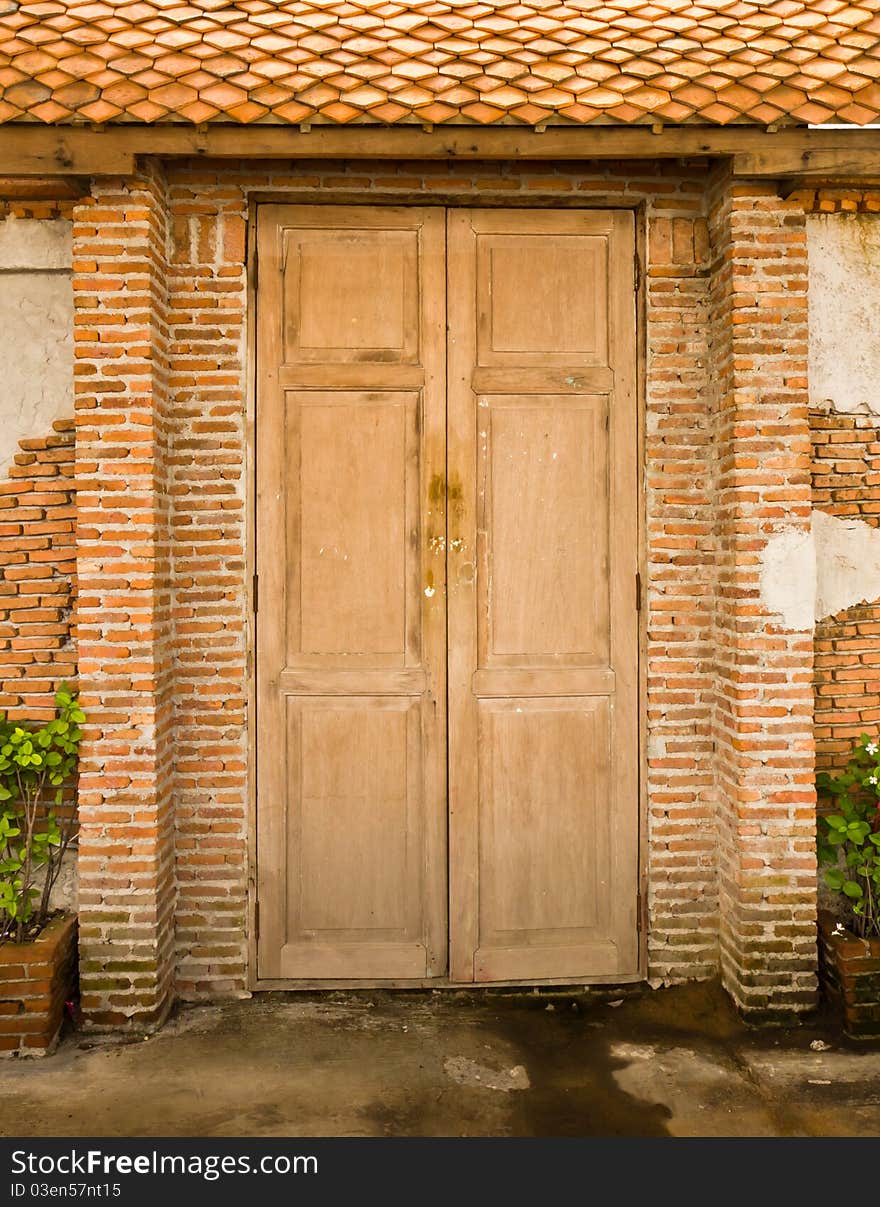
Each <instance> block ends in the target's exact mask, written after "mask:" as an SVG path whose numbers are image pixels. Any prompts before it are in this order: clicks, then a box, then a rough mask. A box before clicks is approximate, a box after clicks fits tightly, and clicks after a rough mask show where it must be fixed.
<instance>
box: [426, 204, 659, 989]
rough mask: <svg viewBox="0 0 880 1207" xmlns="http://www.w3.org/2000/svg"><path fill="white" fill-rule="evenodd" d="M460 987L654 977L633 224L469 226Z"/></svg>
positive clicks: (458, 312) (455, 576) (453, 549)
mask: <svg viewBox="0 0 880 1207" xmlns="http://www.w3.org/2000/svg"><path fill="white" fill-rule="evenodd" d="M448 232H449V236H448V242H449V267H448V273H449V284H448V297H449V306H450V318H449V326H450V341H449V445H448V459H449V467H450V468H449V481H450V507H449V526H450V540H449V548H450V562H449V707H450V714H449V732H450V852H451V862H450V918H451V922H450V926H451V957H450V959H451V974H452V977H453V979H455V980H456V981H486V982H490V981H509V980H544V979H557V980H558V979H574V980H579V979H581V978H583V979H589V978H590V977H595V976H614V975H621V976H630V975H632V974H635V973H637V971H638V962H639V949H638V937H637V925H636V898H637V892H638V833H639V803H638V714H637V648H638V647H637V635H638V626H637V615H636V592H635V576H636V571H637V569H638V512H637V499H638V482H637V477H636V448H637V439H636V398H635V306H634V298H633V290H632V263H633V255H634V232H633V219H632V215H631V214H628V213H625V212H616V211H615V212H612V211H605V212H601V213H599V212H591V213H586V212H579V211H566V212H560V211H552V212H549V211H541V212H537V211H533V212H524V211H512V210H508V211H500V210H499V211H488V210H486V211H475V210H471V211H466V210H459V211H455V212H450V214H449V219H448Z"/></svg>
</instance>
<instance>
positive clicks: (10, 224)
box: [0, 218, 73, 476]
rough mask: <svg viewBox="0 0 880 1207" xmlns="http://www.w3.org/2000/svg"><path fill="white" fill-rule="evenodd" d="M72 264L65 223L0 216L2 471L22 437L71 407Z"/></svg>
mask: <svg viewBox="0 0 880 1207" xmlns="http://www.w3.org/2000/svg"><path fill="white" fill-rule="evenodd" d="M71 264H72V251H71V223H70V222H67V221H65V220H63V219H57V220H51V221H48V220H41V219H28V218H18V219H16V218H6V219H5V220H3V221H2V222H0V269H4V270H5V271H4V272H3V273H2V276H0V285H2V288H0V358H2V364H3V376H2V382H0V429H2V432H3V437H2V440H0V476H5V475H6V473H7V471H8V469H9V467H10V465H12V462H13V459H14V457H15V455H16V453H17V452H18V451H19V448H18V442H19V440H23V439H25V438H26V437H28V436H43V435H45V434H46V433H47V432H48V431H50V430H51V427H52V423H53V421H54V420H55V419H61V418H63V417H64V416H67V415H71V414H72V413H73V286H72V283H71V279H70V268H71ZM59 270H61V271H59ZM65 270H66V271H65Z"/></svg>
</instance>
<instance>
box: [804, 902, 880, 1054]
mask: <svg viewBox="0 0 880 1207" xmlns="http://www.w3.org/2000/svg"><path fill="white" fill-rule="evenodd" d="M819 958H820V964H821V970H822V975H823V980H824V982H825V985H826V987H827V989H828V991H829V993H830V995H831V996H832V997H834V998H836V999H837V1000H838V1001H840V1002H841V1003H842V1005H843V1011H844V1030H845V1032H846V1034H847V1035H848V1036H850V1037H851V1038H852V1039H880V939H860V938H858V937H857V936H856V935H854V934H853V933H852V931H849V930H846V929H840V930H838V921H837V919H836V918H835V917H834V915H833V914H830V913H826V912H824V911H820V913H819Z"/></svg>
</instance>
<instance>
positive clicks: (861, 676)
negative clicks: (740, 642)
mask: <svg viewBox="0 0 880 1207" xmlns="http://www.w3.org/2000/svg"><path fill="white" fill-rule="evenodd" d="M876 424H877V420H876V419H875V418H872V417H870V416H861V415H829V414H825V413H822V412H818V411H813V412H812V413H811V415H810V427H811V433H812V440H813V506H814V507H816V508H817V509H820V510H822V511H825V512H828V513H829V514H830V515H835V516H840V517H841V518H844V519H858V520H862V521H864V522H865V523H866V524H870V525H871V527H872V528H877V527H880V431H878V430H877V426H876ZM814 654H815V670H816V764H817V766H818V767H822V768H825V767H833V766H840V765H842V764H843V763H845V762H846V760H847V757H848V754H849V752H850V751H851V749H852V746H853V741H854V740H855V739H856V738H858V736H859V735H860V734H862V733H865V732H868V733H876V732H877V729H878V726H880V600H874V601H869V602H866V603H863V604H860V605H857V606H855V607H851V608H847V609H845V610H844V611H842V612H838V613H837V615H836V616H826V617H824V618H823V619H821V620H819V621H818V622H817V624H816V631H815V634H814Z"/></svg>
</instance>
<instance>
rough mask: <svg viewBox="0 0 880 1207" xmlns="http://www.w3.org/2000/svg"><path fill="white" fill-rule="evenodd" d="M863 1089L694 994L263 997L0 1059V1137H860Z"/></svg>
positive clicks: (838, 1065)
mask: <svg viewBox="0 0 880 1207" xmlns="http://www.w3.org/2000/svg"><path fill="white" fill-rule="evenodd" d="M811 1044H812V1045H814V1046H812V1047H811ZM878 1086H880V1050H878V1049H873V1050H871V1049H860V1048H857V1047H855V1046H854V1045H851V1044H847V1042H846V1041H844V1040H843V1039H842V1037H841V1036H840V1034H839V1032H838V1030H837V1028H836V1025H835V1023H834V1021H833V1020H832V1019H830V1018H826V1017H823V1016H821V1015H819V1016H816V1017H815V1018H813V1019H812V1020H811V1021H810V1022H809V1023H807V1024H804V1025H802V1026H800V1027H797V1028H791V1029H778V1030H762V1031H758V1030H753V1029H750V1028H748V1027H746V1026H745V1025H744V1024H743V1023H742V1021H741V1020H740V1019H739V1018H738V1016H737V1015H736V1013H735V1011H734V1010H733V1009H732V1007H731V1005H730V1003H729V1001H728V999H727V997H726V996H725V994H724V993H723V991H722V990H721V989H720V987H719V986H718V985H717V984H715V983H711V982H710V983H704V984H699V985H689V986H684V987H680V988H673V989H661V990H651V989H649V988H647V987H638V988H636V989H633V988H632V987H630V988H628V989H626V990H620V991H617V996H615V993H614V992H613V991H612V992H609V991H607V990H605V991H594V992H589V991H583V992H578V993H566V992H551V991H541V992H535V993H530V992H506V993H503V992H491V991H484V992H482V993H476V992H474V993H459V992H433V993H432V992H429V991H425V992H402V993H390V992H379V991H374V992H366V991H363V992H358V993H326V994H323V995H322V994H280V993H273V994H263V995H259V996H255V997H253V998H252V999H249V1000H241V1001H231V1002H224V1003H219V1004H212V1005H205V1006H191V1007H185V1008H182V1009H180V1010H179V1011H178V1013H177V1014H176V1016H175V1017H174V1018H173V1019H172V1020H171V1021H170V1022H169V1023H167V1024H166V1026H165V1027H164V1028H163V1029H162V1030H161V1031H159V1032H158V1033H157V1034H155V1035H153V1036H150V1037H149V1038H147V1039H145V1040H144V1039H132V1038H129V1039H127V1040H121V1039H119V1038H113V1037H95V1036H86V1035H82V1034H77V1033H75V1032H74V1033H71V1034H69V1035H67V1036H66V1037H65V1039H64V1042H63V1043H62V1045H61V1047H60V1048H59V1050H58V1052H57V1053H56V1054H55V1055H54V1056H51V1057H49V1058H47V1059H45V1060H41V1061H36V1060H34V1061H24V1060H12V1061H4V1062H3V1063H2V1064H0V1094H2V1097H3V1102H4V1110H3V1114H2V1121H0V1134H3V1135H16V1136H42V1135H47V1136H48V1135H55V1136H58V1135H69V1136H75V1135H86V1136H319V1135H323V1136H810V1135H831V1136H838V1135H840V1136H844V1135H865V1136H877V1135H880V1090H878V1088H877V1087H878Z"/></svg>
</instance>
